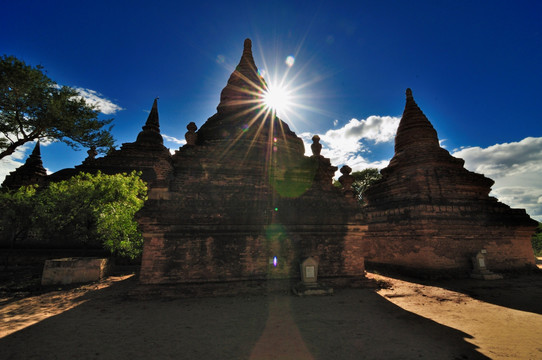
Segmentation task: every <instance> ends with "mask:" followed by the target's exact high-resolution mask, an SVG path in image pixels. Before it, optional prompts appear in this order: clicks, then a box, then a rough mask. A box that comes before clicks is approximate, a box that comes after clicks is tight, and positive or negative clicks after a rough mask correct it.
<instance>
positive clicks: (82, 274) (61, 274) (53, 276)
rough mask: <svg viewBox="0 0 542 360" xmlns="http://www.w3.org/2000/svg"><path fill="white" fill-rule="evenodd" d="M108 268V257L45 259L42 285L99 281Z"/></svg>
mask: <svg viewBox="0 0 542 360" xmlns="http://www.w3.org/2000/svg"><path fill="white" fill-rule="evenodd" d="M109 270H110V262H109V259H103V258H64V259H53V260H46V261H45V265H44V267H43V275H42V277H41V284H42V285H58V284H62V285H67V284H75V283H84V282H92V281H99V280H100V279H102V278H103V277H104V276H106V275H107V274H108V272H109Z"/></svg>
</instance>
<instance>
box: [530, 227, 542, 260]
mask: <svg viewBox="0 0 542 360" xmlns="http://www.w3.org/2000/svg"><path fill="white" fill-rule="evenodd" d="M531 243H532V244H533V250H534V254H535V256H542V223H541V222H539V223H538V227H537V228H536V230H535V232H534V235H533V237H532V238H531Z"/></svg>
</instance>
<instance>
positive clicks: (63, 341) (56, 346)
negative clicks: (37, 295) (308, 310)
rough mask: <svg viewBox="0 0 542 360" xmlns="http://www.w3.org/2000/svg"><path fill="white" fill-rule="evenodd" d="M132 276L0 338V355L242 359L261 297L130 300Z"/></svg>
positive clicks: (257, 323)
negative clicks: (78, 303)
mask: <svg viewBox="0 0 542 360" xmlns="http://www.w3.org/2000/svg"><path fill="white" fill-rule="evenodd" d="M135 282H136V280H135V279H130V280H128V281H124V282H119V283H115V284H113V285H112V286H111V287H108V288H106V289H102V290H97V291H94V292H92V293H88V294H87V295H84V296H82V297H80V298H77V301H80V302H81V303H80V305H78V306H76V307H75V308H72V309H70V310H67V311H65V312H63V313H61V314H59V315H56V316H53V317H50V318H48V319H46V320H44V321H41V322H39V323H37V324H35V325H32V326H29V327H27V328H25V329H23V330H20V331H18V332H15V333H13V334H11V335H9V336H6V337H4V338H3V339H0V358H2V359H34V358H35V359H60V358H61V359H95V358H96V359H98V358H99V359H181V358H183V359H212V358H214V359H224V358H228V359H242V358H248V356H249V354H250V352H251V350H252V348H253V346H254V344H255V342H256V340H257V339H258V338H259V336H260V334H261V332H262V330H263V328H264V326H265V322H266V319H267V310H268V309H267V305H266V302H267V301H266V297H264V296H260V297H256V298H254V297H248V296H245V297H242V298H236V297H222V298H186V299H175V300H171V299H168V300H165V299H159V298H155V299H153V300H134V299H133V298H131V297H129V296H128V294H129V292H130V289H133V287H134V286H135Z"/></svg>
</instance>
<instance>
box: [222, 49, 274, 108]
mask: <svg viewBox="0 0 542 360" xmlns="http://www.w3.org/2000/svg"><path fill="white" fill-rule="evenodd" d="M266 87H267V85H265V81H264V80H263V78H262V77H261V76H260V74H258V68H257V67H256V64H255V63H254V57H253V56H252V41H251V40H250V39H245V42H244V45H243V54H242V56H241V60H239V64H238V65H237V67H236V68H235V71H234V72H233V73H232V74H231V76H230V78H229V79H228V84H227V85H226V87H225V88H224V89H223V90H222V93H221V94H220V104H218V107H217V110H219V111H222V110H233V109H234V108H237V107H239V106H248V107H250V106H253V105H254V96H255V94H257V93H261V92H263V90H264V89H265V88H266Z"/></svg>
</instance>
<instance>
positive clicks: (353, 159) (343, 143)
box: [299, 115, 400, 175]
mask: <svg viewBox="0 0 542 360" xmlns="http://www.w3.org/2000/svg"><path fill="white" fill-rule="evenodd" d="M399 120H400V118H399V117H393V116H376V115H372V116H369V117H368V118H367V119H362V120H358V119H351V120H350V121H349V122H348V123H347V124H346V125H345V126H343V127H342V128H339V129H331V130H328V131H326V133H325V134H321V135H320V134H319V136H320V142H321V143H322V145H323V146H322V155H323V156H325V157H327V158H330V159H331V163H332V164H333V165H336V166H339V167H340V166H342V165H348V166H350V167H351V168H352V169H353V170H354V171H359V170H363V169H366V168H368V167H372V168H378V169H382V168H384V167H386V166H387V165H388V163H389V160H379V161H369V160H367V159H366V158H365V157H363V156H362V154H363V153H364V152H369V150H368V148H367V147H366V145H365V144H363V143H362V141H363V140H365V141H371V142H373V143H375V144H378V143H384V142H391V141H393V140H394V138H395V132H396V131H397V126H399ZM299 136H300V137H301V138H302V139H303V142H304V144H305V154H306V155H308V156H310V155H312V151H311V150H310V146H311V144H312V136H313V134H310V133H302V134H300V135H299ZM339 175H340V174H339Z"/></svg>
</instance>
